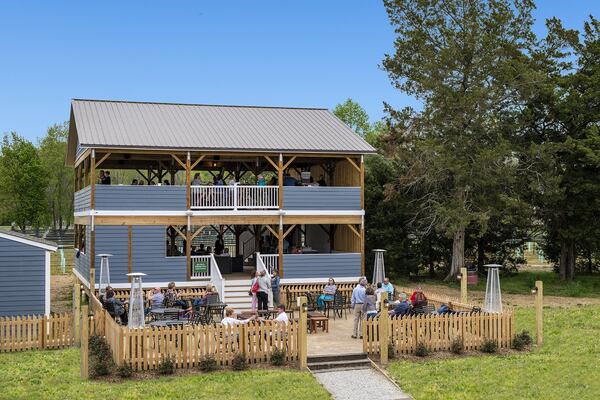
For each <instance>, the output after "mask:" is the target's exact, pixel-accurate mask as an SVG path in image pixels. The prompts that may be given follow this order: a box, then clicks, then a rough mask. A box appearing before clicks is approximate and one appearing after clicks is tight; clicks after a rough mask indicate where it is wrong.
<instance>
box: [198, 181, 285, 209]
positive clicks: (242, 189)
mask: <svg viewBox="0 0 600 400" xmlns="http://www.w3.org/2000/svg"><path fill="white" fill-rule="evenodd" d="M278 190H279V188H278V187H277V186H245V185H238V184H236V185H233V186H192V187H191V200H192V204H191V208H192V209H231V210H240V209H249V210H252V209H277V208H279V204H278Z"/></svg>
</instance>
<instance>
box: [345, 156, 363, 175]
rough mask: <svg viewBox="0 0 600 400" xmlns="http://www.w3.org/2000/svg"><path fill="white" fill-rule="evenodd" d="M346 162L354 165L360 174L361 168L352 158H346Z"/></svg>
mask: <svg viewBox="0 0 600 400" xmlns="http://www.w3.org/2000/svg"><path fill="white" fill-rule="evenodd" d="M346 160H348V162H349V163H350V165H352V166H353V167H354V168H356V170H357V171H358V172H360V167H359V166H358V164H357V163H355V162H354V160H353V159H351V158H350V157H346Z"/></svg>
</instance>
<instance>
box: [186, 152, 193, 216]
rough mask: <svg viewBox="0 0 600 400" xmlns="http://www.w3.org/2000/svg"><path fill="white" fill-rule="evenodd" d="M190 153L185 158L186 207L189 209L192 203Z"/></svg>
mask: <svg viewBox="0 0 600 400" xmlns="http://www.w3.org/2000/svg"><path fill="white" fill-rule="evenodd" d="M190 157H191V156H190V153H188V154H187V157H186V159H185V186H186V209H187V210H189V209H190V207H191V205H192V188H191V185H192V168H191V164H190V162H191V160H190Z"/></svg>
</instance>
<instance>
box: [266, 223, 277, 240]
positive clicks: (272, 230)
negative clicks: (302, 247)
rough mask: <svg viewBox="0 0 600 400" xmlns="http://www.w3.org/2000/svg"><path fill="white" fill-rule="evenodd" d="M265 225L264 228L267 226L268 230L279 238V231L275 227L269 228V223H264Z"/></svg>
mask: <svg viewBox="0 0 600 400" xmlns="http://www.w3.org/2000/svg"><path fill="white" fill-rule="evenodd" d="M265 227H266V228H267V229H268V230H269V231H271V233H272V234H273V235H274V236H275V237H276V238H279V233H278V232H277V231H276V230H275V229H273V228H271V226H270V225H265Z"/></svg>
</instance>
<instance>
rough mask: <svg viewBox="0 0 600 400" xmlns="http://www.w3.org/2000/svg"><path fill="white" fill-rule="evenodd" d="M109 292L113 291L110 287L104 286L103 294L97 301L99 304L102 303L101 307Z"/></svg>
mask: <svg viewBox="0 0 600 400" xmlns="http://www.w3.org/2000/svg"><path fill="white" fill-rule="evenodd" d="M109 290H113V288H112V286H110V285H106V287H105V288H104V294H101V295H100V298H99V299H98V300H100V303H102V305H104V304H105V303H106V292H107V291H109Z"/></svg>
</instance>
